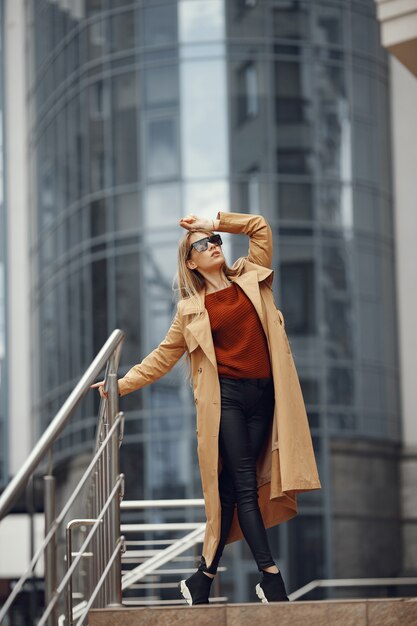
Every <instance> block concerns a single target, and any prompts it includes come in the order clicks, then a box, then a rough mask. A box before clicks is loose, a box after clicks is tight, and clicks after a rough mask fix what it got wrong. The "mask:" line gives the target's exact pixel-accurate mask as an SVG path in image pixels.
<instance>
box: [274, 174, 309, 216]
mask: <svg viewBox="0 0 417 626" xmlns="http://www.w3.org/2000/svg"><path fill="white" fill-rule="evenodd" d="M278 210H279V216H280V218H281V219H283V220H311V219H313V193H312V185H311V184H309V183H307V184H304V183H287V182H283V181H282V182H279V183H278Z"/></svg>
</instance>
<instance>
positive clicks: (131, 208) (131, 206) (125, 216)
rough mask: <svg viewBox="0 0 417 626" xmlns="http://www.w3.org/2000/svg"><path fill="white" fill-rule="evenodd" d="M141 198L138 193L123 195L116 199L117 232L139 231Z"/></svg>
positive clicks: (115, 218) (115, 222) (115, 223)
mask: <svg viewBox="0 0 417 626" xmlns="http://www.w3.org/2000/svg"><path fill="white" fill-rule="evenodd" d="M139 215H140V207H139V196H138V194H137V193H123V194H120V195H118V196H115V198H114V228H115V230H116V231H119V230H120V231H122V230H125V231H133V232H136V231H138V229H139Z"/></svg>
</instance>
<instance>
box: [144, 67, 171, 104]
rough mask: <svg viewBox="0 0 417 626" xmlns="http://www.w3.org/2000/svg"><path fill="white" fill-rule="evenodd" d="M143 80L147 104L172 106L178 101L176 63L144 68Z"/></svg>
mask: <svg viewBox="0 0 417 626" xmlns="http://www.w3.org/2000/svg"><path fill="white" fill-rule="evenodd" d="M144 81H145V99H146V104H147V106H149V107H153V106H155V107H156V106H159V107H160V106H172V105H174V104H176V103H177V102H178V97H179V93H178V66H177V65H162V66H160V67H150V68H147V69H146V70H144Z"/></svg>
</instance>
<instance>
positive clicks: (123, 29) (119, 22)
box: [109, 10, 135, 52]
mask: <svg viewBox="0 0 417 626" xmlns="http://www.w3.org/2000/svg"><path fill="white" fill-rule="evenodd" d="M109 20H110V28H111V40H110V41H111V51H112V52H119V51H122V50H130V49H132V48H134V47H135V15H134V11H133V10H132V11H126V12H124V13H119V14H116V15H112V16H111V17H110V18H109Z"/></svg>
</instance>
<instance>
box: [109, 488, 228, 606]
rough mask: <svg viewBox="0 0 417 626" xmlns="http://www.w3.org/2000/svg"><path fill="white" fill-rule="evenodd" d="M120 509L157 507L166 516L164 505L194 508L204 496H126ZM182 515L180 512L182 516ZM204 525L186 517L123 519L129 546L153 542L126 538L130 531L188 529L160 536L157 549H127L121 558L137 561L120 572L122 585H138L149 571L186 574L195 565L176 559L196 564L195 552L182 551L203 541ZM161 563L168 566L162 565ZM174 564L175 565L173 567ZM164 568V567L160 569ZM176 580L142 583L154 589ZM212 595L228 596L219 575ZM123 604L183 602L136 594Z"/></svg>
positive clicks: (216, 598)
mask: <svg viewBox="0 0 417 626" xmlns="http://www.w3.org/2000/svg"><path fill="white" fill-rule="evenodd" d="M120 506H121V510H122V512H123V511H124V512H130V511H140V512H144V511H146V510H152V511H159V512H163V513H164V514H163V515H162V517H163V518H164V519H165V518H166V511H167V509H171V510H173V509H180V510H181V511H182V510H184V511H185V510H186V509H196V508H202V509H203V508H204V500H203V499H202V498H195V499H193V498H189V499H169V500H129V501H124V502H122V503H121V505H120ZM183 517H186V515H185V516H183V515H182V516H181V519H183ZM205 529H206V523H205V522H204V523H203V522H199V521H197V522H196V521H186V522H182V521H181V522H178V521H164V522H159V523H155V522H151V523H147V522H141V523H137V522H135V523H133V524H132V523H122V525H121V531H122V533H123V534H124V535H125V536H126V546H127V547H129V546H130V545H131V543H133V544H134V545H135V546H136V544H138V543H139V544H140V545H147V546H148V547H149V545H151V546H154V545H155V540H154V539H150V540H139V541H133V542H131V541H130V540H129V536H130V534H131V533H134V534H135V535H138V534H141V533H148V532H151V533H155V532H156V533H160V532H164V535H165V536H166V537H168V535H169V534H174V535H176V534H178V531H188V532H187V533H186V534H185V535H183V536H181V537H176V538H172V539H168V538H165V539H162V540H157V542H158V545H162V546H164V547H163V548H159V549H151V550H149V549H145V550H129V549H127V550H126V552H125V554H124V555H123V562H125V563H129V564H131V563H132V562H135V561H136V562H137V563H138V565H136V567H133V568H132V569H129V570H127V571H125V572H123V575H122V589H123V590H126V589H132V588H138V583H139V581H142V580H143V579H144V578H145V577H148V576H150V575H151V574H158V575H160V576H172V575H175V576H177V577H178V576H179V575H181V576H182V575H186V574H189V573H191V572H194V571H195V568H194V569H190V564H188V567H184V566H183V565H181V566H178V561H184V560H189V561H192V565H195V561H196V560H198V559H197V554H196V553H195V554H194V556H190V557H184V556H183V555H184V553H185V552H187V551H189V550H190V549H192V548H195V547H196V546H197V544H200V543H202V542H203V539H204V533H205ZM164 566H168V567H166V568H164ZM173 566H174V567H175V566H176V567H175V569H174V568H173ZM162 568H163V569H162ZM225 570H226V568H225V567H219V568H218V570H217V571H218V572H223V571H225ZM177 586H178V583H177V582H176V583H158V582H153V583H148V584H146V583H143V588H146V589H150V588H153V589H154V590H157V589H158V588H159V589H167V588H169V587H172V588H177ZM213 589H214V596H213V597H212V598H211V601H212V602H225V601H226V600H227V598H226V597H224V596H221V595H220V585H219V576H216V577H215V580H214V585H213ZM124 602H125V604H129V605H136V606H138V605H143V604H146V605H150V604H158V605H163V604H184V600H183V599H175V600H174V599H170V600H161V599H160V597H158V598H157V599H144V598H139V599H136V600H131V599H126V600H125V601H124Z"/></svg>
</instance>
